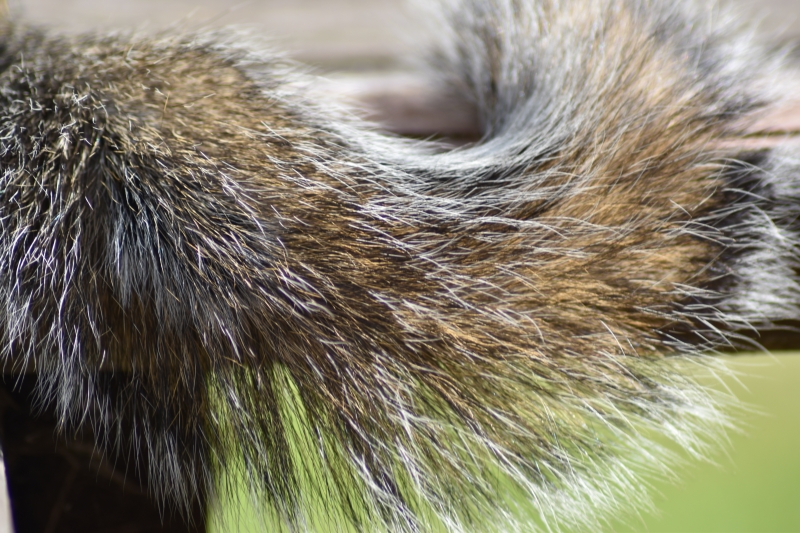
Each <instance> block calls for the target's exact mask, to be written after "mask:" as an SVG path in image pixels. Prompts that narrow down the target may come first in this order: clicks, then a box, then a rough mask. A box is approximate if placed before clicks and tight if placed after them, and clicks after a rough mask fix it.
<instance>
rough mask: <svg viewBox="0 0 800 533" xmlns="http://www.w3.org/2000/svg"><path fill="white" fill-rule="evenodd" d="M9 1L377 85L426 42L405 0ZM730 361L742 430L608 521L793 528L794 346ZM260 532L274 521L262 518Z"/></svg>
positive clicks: (764, 19) (65, 26) (775, 13)
mask: <svg viewBox="0 0 800 533" xmlns="http://www.w3.org/2000/svg"><path fill="white" fill-rule="evenodd" d="M420 1H422V0H420ZM9 5H10V9H11V10H12V12H14V13H15V14H16V15H17V16H20V17H22V18H24V19H26V20H28V21H30V22H32V23H35V24H39V25H45V26H49V27H51V28H53V29H56V30H58V31H63V32H68V33H69V32H79V31H96V30H137V31H142V32H155V31H159V30H167V31H170V29H171V28H172V29H176V30H177V31H186V30H196V29H204V28H213V27H218V26H226V25H243V26H246V27H248V28H252V29H254V30H255V31H256V32H258V33H259V34H263V35H265V36H267V37H268V38H269V39H270V40H272V41H273V42H274V44H275V47H276V48H278V49H281V50H284V51H286V52H287V53H289V55H290V56H292V57H294V58H297V59H298V60H301V61H303V62H306V63H308V64H310V65H312V66H313V67H314V69H315V70H316V71H317V72H320V73H322V74H325V75H326V76H328V77H331V78H333V79H337V77H338V79H347V76H351V75H353V74H354V73H355V74H356V75H357V76H360V78H359V79H361V80H363V79H371V80H373V88H374V87H377V89H376V90H377V92H378V93H380V92H381V91H383V90H384V89H383V88H382V84H383V85H384V86H385V85H388V84H389V83H388V82H387V81H386V80H390V79H392V80H396V79H397V78H396V76H398V75H401V76H402V73H403V72H408V70H409V68H410V63H409V61H408V57H409V56H411V55H413V54H414V51H415V49H416V48H419V47H421V46H424V44H425V42H426V35H427V30H426V28H425V23H424V20H423V19H422V17H421V16H420V15H419V12H416V13H415V11H414V10H413V9H410V8H409V7H408V5H409V4H407V3H405V2H404V1H403V0H258V1H249V2H231V1H226V0H9ZM736 6H737V8H739V9H741V10H742V13H743V15H742V16H743V17H746V18H747V19H750V20H758V21H760V27H761V31H762V32H764V34H766V35H769V36H770V37H771V38H773V39H778V40H780V41H783V42H786V43H793V42H795V41H796V42H797V44H798V45H800V0H761V1H756V0H749V1H746V2H745V1H739V2H737V3H736ZM798 58H800V55H798ZM799 60H800V59H799ZM398 73H401V74H398ZM393 76H395V78H393ZM362 85H363V84H362ZM387 90H388V89H387ZM389 100H391V98H390V99H389ZM373 103H375V102H373ZM396 104H397V102H388V104H387V103H386V102H385V101H384V104H381V100H380V99H378V101H377V103H375V105H396ZM409 120H410V126H409V125H408V124H406V129H409V128H410V131H413V130H414V124H416V123H417V122H415V121H419V120H422V118H420V117H419V116H416V118H415V116H414V115H413V113H412V114H411V118H410V119H409ZM449 120H455V119H453V118H452V117H451V118H450V119H449ZM395 129H399V130H403V128H395ZM455 129H458V128H455ZM403 131H405V130H403ZM421 131H427V130H426V129H425V128H422V130H421ZM736 361H737V362H736V367H737V369H738V372H739V379H738V382H737V381H736V380H729V381H728V382H726V383H725V384H721V383H716V384H715V385H714V386H719V387H730V388H731V390H733V392H734V393H736V395H737V396H739V397H740V398H741V399H742V400H743V401H744V402H746V403H747V404H748V405H749V406H751V408H750V409H749V410H748V412H746V413H745V414H743V415H742V416H741V417H740V419H741V421H742V431H741V433H738V434H735V435H732V436H731V440H730V442H729V443H723V444H724V446H722V447H721V448H724V450H725V451H722V452H720V453H719V454H718V455H717V456H715V457H714V458H713V459H714V461H713V464H712V463H710V464H704V465H697V464H696V462H694V461H687V463H691V464H688V465H687V466H686V467H685V468H684V467H681V468H679V469H678V470H677V473H678V475H677V476H676V479H677V480H678V481H674V482H668V481H654V482H653V494H654V501H655V506H654V507H655V511H654V512H649V513H648V512H645V513H643V514H642V515H640V516H638V517H633V518H631V517H627V518H625V519H624V520H622V519H621V520H620V521H619V522H615V523H614V524H612V526H611V530H612V531H619V532H623V531H652V532H712V531H719V532H781V531H783V532H800V354H797V353H790V352H779V353H777V354H776V356H774V357H767V356H760V357H739V358H737V359H736ZM95 477H96V478H98V479H100V476H95ZM101 481H102V479H101ZM67 511H68V510H67ZM67 511H64V512H67ZM219 516H221V517H222V519H221V521H219V520H217V521H212V522H213V524H212V526H211V528H212V529H213V530H214V531H218V532H219V533H223V532H224V533H229V532H233V531H236V530H237V529H240V530H241V531H256V530H257V529H256V527H255V524H259V523H260V524H263V523H264V522H263V521H264V520H265V519H264V518H263V517H262V518H258V517H256V516H255V515H252V514H250V511H249V510H248V508H247V506H246V505H244V506H239V505H235V504H233V503H228V504H225V505H223V507H222V510H221V511H220V515H219ZM51 522H52V521H51ZM47 527H48V528H49V527H50V526H47ZM265 530H266V531H271V530H272V529H271V527H270V525H269V524H268V525H267V527H266V529H265ZM30 531H35V529H31V530H30ZM48 531H69V528H68V527H67V526H58V527H54V528H50V529H48ZM84 531H86V532H87V533H91V531H90V530H88V529H85V530H84ZM105 531H109V532H110V531H122V529H110V528H107V529H105ZM124 531H135V530H134V529H124ZM20 533H23V532H20Z"/></svg>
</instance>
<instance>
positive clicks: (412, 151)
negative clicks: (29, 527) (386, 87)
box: [0, 0, 800, 531]
mask: <svg viewBox="0 0 800 533" xmlns="http://www.w3.org/2000/svg"><path fill="white" fill-rule="evenodd" d="M439 14H440V16H441V17H442V21H443V23H442V28H443V30H442V34H443V35H444V36H445V37H444V38H443V42H442V43H441V45H440V47H439V48H438V49H437V50H438V52H437V55H436V61H437V63H436V64H437V65H439V67H440V69H441V71H442V72H445V73H446V75H447V76H449V77H448V80H449V81H450V83H451V84H452V86H453V87H455V88H457V89H458V90H460V91H462V92H463V93H464V94H465V95H467V97H468V98H470V99H471V101H473V102H474V103H475V106H476V108H477V111H478V115H479V117H480V118H481V122H482V125H483V138H482V140H481V141H480V142H478V143H475V144H474V145H471V146H466V147H461V148H458V149H454V150H449V151H446V150H443V149H442V148H441V147H440V146H438V145H435V144H433V143H426V142H419V141H409V140H404V139H399V138H396V137H393V136H390V135H385V134H381V133H379V132H376V131H374V130H373V129H371V128H370V127H368V126H365V125H363V124H360V123H359V122H358V121H357V120H356V119H353V118H352V117H349V116H346V115H345V114H344V113H340V112H338V111H335V108H336V107H337V106H336V105H333V104H331V105H328V104H327V103H326V102H325V101H324V100H323V101H320V99H319V98H320V96H319V94H318V93H313V95H314V96H313V97H312V96H311V95H312V93H311V92H309V89H308V87H307V86H308V85H309V84H313V80H310V79H309V78H308V77H307V76H306V75H305V74H299V73H298V72H297V70H296V69H295V67H293V66H292V65H291V64H290V63H288V62H286V61H284V60H283V59H281V58H280V57H277V56H275V55H271V54H270V53H268V52H263V51H260V50H251V49H248V47H247V46H246V45H241V44H239V43H237V42H236V40H235V38H234V37H232V36H231V35H228V34H224V33H219V34H208V35H188V36H177V37H175V36H160V37H153V38H149V39H141V38H126V37H120V36H116V37H113V36H112V37H104V36H79V37H69V38H68V37H49V36H46V35H43V34H42V33H40V32H38V31H37V30H32V29H27V28H24V27H17V26H15V25H13V24H10V23H9V24H7V25H6V26H5V28H4V34H3V40H2V42H3V49H2V53H1V54H0V58H1V59H2V61H1V62H0V63H1V64H2V68H1V69H0V70H2V73H0V165H2V177H1V178H0V179H1V180H2V182H1V183H0V243H2V244H0V298H1V299H2V300H0V301H2V307H0V309H2V318H1V319H0V339H2V343H0V354H2V358H3V361H4V364H5V365H6V368H11V369H13V370H16V371H24V370H28V371H33V372H36V374H37V376H38V395H39V397H40V398H41V402H42V403H43V404H49V405H52V406H53V407H54V409H55V410H56V412H57V413H58V414H59V417H60V420H61V424H62V425H63V427H64V428H65V429H70V430H74V429H80V428H81V427H82V426H85V425H91V426H92V427H93V428H95V431H96V433H97V435H98V438H97V440H98V442H97V446H98V448H99V449H105V450H115V451H123V452H127V453H128V454H129V455H133V456H135V457H138V459H137V462H138V463H140V464H141V465H142V466H141V467H142V468H144V469H145V474H146V478H147V479H148V482H149V484H150V486H151V488H152V490H153V491H154V492H155V493H156V494H158V495H159V496H161V497H162V498H163V499H164V500H165V501H169V502H172V503H173V504H176V505H179V506H180V505H185V504H187V503H188V502H191V501H193V500H194V499H196V498H198V497H201V496H208V495H213V494H214V493H215V491H217V490H218V489H219V487H218V486H217V485H216V482H215V477H216V476H217V475H218V474H219V472H221V471H224V470H225V469H227V468H231V467H233V466H234V465H237V464H241V465H242V469H243V471H244V472H245V473H246V474H247V475H248V476H249V479H250V482H251V486H252V488H253V490H254V491H256V492H257V493H258V494H259V495H260V497H262V498H263V499H264V500H265V501H267V502H268V503H269V504H270V505H272V506H274V507H275V508H276V509H277V511H278V512H279V515H280V516H281V517H282V518H283V519H284V520H286V522H287V524H289V525H291V526H293V527H296V528H302V524H303V520H304V519H305V513H306V512H307V507H308V498H309V497H308V496H307V495H306V494H304V493H303V490H302V487H303V486H304V484H305V480H307V479H309V478H311V477H315V476H317V474H319V472H322V473H321V474H319V475H320V476H321V479H322V481H321V482H320V483H321V486H319V487H318V490H319V491H320V492H321V494H322V496H323V500H324V501H325V502H326V505H330V506H331V508H337V509H342V510H344V511H342V512H344V513H345V515H346V518H347V519H348V520H349V521H351V522H352V523H353V524H354V525H356V526H357V527H360V528H362V529H375V528H377V529H386V530H392V531H395V530H407V531H417V530H425V529H426V528H428V527H430V526H431V524H433V523H443V524H444V525H445V526H447V527H448V528H450V529H452V530H471V529H473V528H476V527H489V526H498V525H499V526H498V527H501V528H502V527H505V528H522V529H524V528H526V527H532V526H530V524H526V523H519V522H518V521H517V520H518V518H515V514H514V504H513V502H512V498H511V496H510V495H509V494H508V492H511V489H508V490H507V489H503V488H502V487H504V486H513V487H514V489H513V490H520V491H522V492H523V493H524V494H526V495H527V499H528V500H529V501H530V502H531V503H530V505H532V506H533V508H534V509H535V510H536V511H537V512H539V513H540V515H541V516H542V517H543V519H544V520H545V522H547V523H550V524H552V527H559V526H562V525H566V526H570V525H584V526H585V525H587V524H589V525H593V524H597V523H598V522H602V521H603V520H604V517H606V516H608V514H609V513H615V512H617V511H618V510H619V509H623V508H625V507H627V505H628V503H629V502H628V501H626V500H630V499H631V497H632V494H634V493H638V492H639V491H640V488H641V487H642V485H641V483H640V482H639V481H638V480H637V479H636V478H635V477H634V476H633V475H632V474H630V473H629V472H630V470H629V468H628V466H629V465H631V464H635V463H637V462H638V463H647V462H648V461H650V458H651V456H652V455H657V451H656V447H655V445H652V444H650V443H649V442H648V441H647V440H646V439H645V438H644V437H643V436H642V434H643V433H645V429H649V430H653V429H655V430H658V431H660V432H662V433H664V434H666V435H667V436H668V437H669V438H671V439H673V440H674V441H676V442H678V443H679V444H681V445H683V446H685V447H687V448H689V449H691V450H695V451H698V452H700V451H702V449H703V447H704V442H705V441H704V437H706V436H707V435H711V436H712V438H711V440H713V435H714V434H715V432H717V431H720V430H723V429H724V428H725V427H726V426H727V425H728V423H729V421H728V420H727V418H726V417H725V414H724V412H723V410H721V409H720V408H719V406H717V405H716V400H715V399H714V398H713V397H712V395H711V394H710V393H708V392H707V391H705V390H704V389H703V388H702V387H699V386H697V385H695V384H694V383H693V381H692V378H691V368H692V367H693V366H694V365H696V364H698V363H699V364H701V365H714V364H717V363H714V362H713V361H711V360H710V358H709V357H707V356H706V355H704V354H705V353H707V352H710V351H713V350H716V349H719V348H720V347H721V346H726V345H733V344H737V343H742V342H744V341H743V340H742V339H743V332H744V331H746V330H747V329H749V328H762V329H766V328H769V327H771V326H772V325H773V324H774V323H775V322H776V321H779V320H784V319H793V318H797V316H798V312H797V311H798V309H797V304H798V303H800V288H799V287H798V281H797V274H796V269H797V266H798V265H797V257H798V254H797V244H798V236H797V232H798V222H797V220H798V215H800V203H798V198H797V195H798V191H800V188H798V184H799V183H800V172H799V171H798V168H797V167H796V164H795V163H794V159H793V158H794V150H793V148H792V147H791V146H789V145H787V146H786V147H777V148H770V149H756V150H752V149H750V150H747V149H743V148H741V146H740V145H737V143H736V141H739V140H742V139H744V138H745V137H746V135H747V133H746V132H747V126H748V124H750V123H752V122H753V121H754V120H756V119H757V118H758V116H759V113H761V112H763V110H765V109H769V108H770V106H773V105H774V104H775V103H776V102H778V101H779V99H780V90H781V87H783V86H785V83H784V82H786V80H789V79H790V78H792V77H793V76H795V73H794V72H792V71H791V70H790V69H789V68H788V67H787V66H785V65H784V64H783V61H782V59H781V58H780V57H778V56H777V55H775V54H772V53H768V52H767V51H765V50H764V49H762V48H760V47H759V45H758V44H756V43H754V42H753V41H752V39H751V38H750V37H747V36H746V35H745V34H744V33H743V32H739V31H738V30H734V29H732V28H731V25H732V24H733V23H732V21H731V19H729V18H725V17H723V16H716V15H712V13H711V12H710V11H709V10H707V9H706V8H703V7H700V6H698V5H697V4H693V3H690V2H669V3H668V2H662V1H656V0H563V1H562V0H538V1H534V0H458V1H455V0H453V1H446V2H442V3H441V6H440V10H439ZM332 109H334V110H332ZM298 446H300V447H301V449H299V450H298V449H297V447H298ZM653 468H657V467H655V466H654V467H653ZM633 499H636V498H633Z"/></svg>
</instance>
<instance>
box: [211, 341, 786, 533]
mask: <svg viewBox="0 0 800 533" xmlns="http://www.w3.org/2000/svg"><path fill="white" fill-rule="evenodd" d="M734 368H735V370H737V371H738V372H739V376H740V378H739V383H733V382H729V383H728V384H727V385H728V386H730V388H731V389H732V390H733V392H734V393H735V394H736V396H737V397H739V398H740V399H741V400H742V401H743V402H745V403H746V404H748V406H749V407H750V409H749V411H747V412H744V413H743V414H741V415H740V416H738V417H737V420H738V421H739V422H740V424H741V427H742V432H741V433H740V434H733V435H731V438H730V445H729V446H728V447H727V450H726V451H722V452H720V453H719V454H718V455H717V456H716V457H714V460H715V463H716V464H698V463H697V462H696V461H690V462H689V465H688V466H686V467H682V468H680V469H679V471H678V473H679V475H678V477H679V479H680V482H679V483H677V484H670V483H666V482H663V483H660V482H656V483H653V489H654V490H653V499H654V501H655V507H656V509H657V511H656V512H655V513H653V514H647V515H642V516H640V517H638V518H637V517H634V518H628V519H627V520H625V521H624V522H619V523H615V524H612V527H611V528H610V530H611V531H616V532H617V533H625V532H644V531H647V532H652V533H666V532H669V533H678V532H685V533H692V532H697V533H700V532H703V533H712V532H725V533H743V532H749V533H778V532H787V533H789V532H797V533H800V353H792V354H790V353H785V354H781V355H778V356H776V357H773V358H770V357H766V356H747V357H742V356H740V357H736V358H735V365H734ZM719 386H722V385H719ZM239 486H240V487H241V488H240V495H239V496H240V497H239V499H238V500H239V501H238V502H236V501H235V500H233V501H229V502H223V504H222V505H221V506H220V509H219V510H218V511H217V512H216V514H215V515H214V517H213V519H212V520H211V521H210V524H211V525H210V527H209V532H210V533H258V532H270V533H271V532H273V531H281V530H282V529H281V527H280V525H279V523H278V521H277V519H276V517H274V516H270V515H269V514H268V513H264V512H263V511H262V512H261V513H260V514H259V512H258V511H255V506H252V505H249V502H250V498H249V496H248V494H247V490H246V488H245V487H244V486H243V485H242V484H240V485H239ZM338 525H339V527H336V526H334V527H332V528H331V527H323V528H321V529H318V530H317V531H320V532H321V531H342V530H343V529H344V530H346V529H347V528H343V529H340V527H341V526H343V524H341V523H340V524H338Z"/></svg>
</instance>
